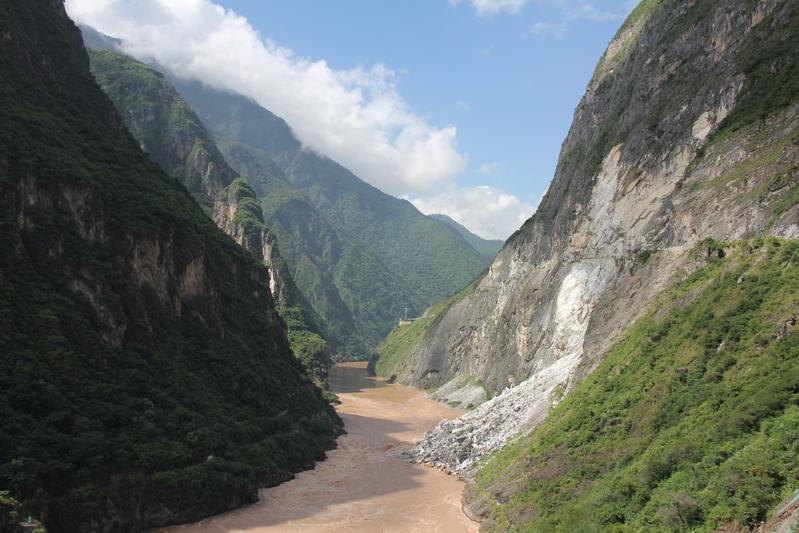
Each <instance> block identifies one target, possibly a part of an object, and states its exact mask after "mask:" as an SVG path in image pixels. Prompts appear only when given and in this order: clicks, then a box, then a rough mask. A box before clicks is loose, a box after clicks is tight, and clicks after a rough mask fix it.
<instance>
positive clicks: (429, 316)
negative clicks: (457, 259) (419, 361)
mask: <svg viewBox="0 0 799 533" xmlns="http://www.w3.org/2000/svg"><path fill="white" fill-rule="evenodd" d="M482 279H483V275H481V276H479V277H478V278H477V279H475V280H474V281H473V282H472V283H470V284H469V285H468V286H467V287H465V288H463V289H462V290H460V291H458V292H457V293H455V294H453V295H451V296H449V297H447V298H444V299H443V300H441V301H439V302H436V303H435V304H434V305H433V306H432V307H430V308H429V309H428V310H427V311H426V312H425V314H424V315H423V316H422V317H420V318H419V319H417V320H416V321H414V322H413V323H411V324H406V325H404V326H398V327H396V328H394V330H393V331H392V332H391V333H389V334H388V336H386V338H385V339H383V341H382V342H381V343H380V344H379V345H378V346H377V355H376V357H375V361H374V363H373V364H374V370H375V372H376V373H377V374H379V375H381V376H385V377H391V376H393V375H395V374H396V373H397V372H398V370H399V369H400V367H401V365H402V363H403V362H404V361H406V360H407V359H408V357H410V356H411V355H412V354H413V352H414V351H415V350H416V349H417V348H418V347H419V346H420V345H421V343H422V342H423V341H424V339H425V337H426V335H427V333H428V332H429V331H430V330H431V328H432V327H433V326H434V325H435V324H437V323H438V321H439V320H441V317H443V316H444V314H446V312H447V311H448V310H449V309H450V308H451V307H452V306H453V305H455V304H456V303H457V302H459V301H461V300H463V299H464V298H466V297H467V296H469V295H470V294H472V293H473V292H474V291H475V289H476V288H477V286H478V285H479V284H480V281H481V280H482ZM483 388H485V387H483Z"/></svg>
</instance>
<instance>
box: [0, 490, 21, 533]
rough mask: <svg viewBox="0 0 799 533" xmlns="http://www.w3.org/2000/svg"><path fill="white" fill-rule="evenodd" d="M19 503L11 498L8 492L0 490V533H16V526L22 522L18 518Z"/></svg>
mask: <svg viewBox="0 0 799 533" xmlns="http://www.w3.org/2000/svg"><path fill="white" fill-rule="evenodd" d="M19 508H20V503H19V502H18V501H17V500H15V499H14V498H12V497H11V496H10V495H9V494H8V491H5V490H0V533H17V532H18V531H19V527H17V524H18V523H19V522H20V520H22V517H21V516H19Z"/></svg>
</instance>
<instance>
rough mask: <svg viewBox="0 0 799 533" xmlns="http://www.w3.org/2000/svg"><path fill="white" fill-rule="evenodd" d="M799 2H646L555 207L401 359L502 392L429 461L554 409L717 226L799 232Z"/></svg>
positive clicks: (593, 103)
mask: <svg viewBox="0 0 799 533" xmlns="http://www.w3.org/2000/svg"><path fill="white" fill-rule="evenodd" d="M797 10H799V8H797V5H796V3H795V2H790V1H778V0H762V1H759V2H733V1H720V2H692V1H688V0H685V1H645V2H643V3H642V4H641V5H640V6H639V7H638V8H637V9H636V10H635V11H634V12H633V14H632V15H631V16H630V18H629V19H628V21H627V22H625V24H624V26H623V27H622V29H621V30H620V31H619V33H618V34H617V36H616V37H615V39H614V40H613V42H611V44H610V45H609V47H608V49H607V51H606V52H605V55H604V56H603V57H602V59H601V60H600V62H599V65H598V66H597V69H596V72H595V74H594V77H593V79H592V80H591V82H590V84H589V86H588V89H587V91H586V94H585V96H584V97H583V99H582V101H581V102H580V104H579V106H578V107H577V110H576V112H575V116H574V122H573V124H572V127H571V129H570V131H569V134H568V137H567V138H566V141H565V142H564V144H563V147H562V151H561V156H560V161H559V164H558V168H557V171H556V175H555V177H554V180H553V182H552V185H551V186H550V188H549V191H548V192H547V194H546V196H545V197H544V199H543V200H542V202H541V205H540V207H539V209H538V212H537V213H536V214H535V215H534V216H533V217H532V218H531V219H530V220H529V221H527V222H526V223H525V225H524V226H523V227H522V228H521V229H520V230H519V231H518V232H517V233H516V234H515V235H514V236H512V237H511V239H510V240H509V242H508V244H507V245H506V246H505V248H504V249H503V250H502V251H501V252H500V254H499V255H498V256H497V258H496V259H495V260H494V262H493V263H492V265H491V267H490V269H489V272H488V274H487V275H486V276H485V278H484V279H483V280H482V282H481V283H480V284H479V286H478V287H477V288H476V290H475V291H474V293H473V294H471V295H469V296H467V297H465V298H464V299H462V300H461V301H459V302H458V303H456V304H454V305H453V306H452V307H451V308H450V310H449V311H448V312H447V313H446V314H445V315H444V316H443V317H440V318H439V319H438V320H437V321H436V322H435V324H434V325H433V327H432V328H431V329H430V330H429V331H428V332H427V335H426V337H425V340H424V342H423V343H421V344H420V346H419V347H417V348H416V349H415V350H412V351H411V352H410V353H408V354H406V357H405V359H404V360H403V361H401V362H400V363H398V364H397V365H396V368H394V369H393V372H394V373H396V374H397V375H398V377H399V378H400V379H401V380H403V381H406V382H408V383H411V384H414V385H417V386H421V387H440V386H445V390H452V391H453V394H456V393H457V389H458V387H453V386H451V385H450V386H448V387H447V384H448V383H451V382H452V383H467V382H473V381H474V380H479V381H480V382H481V383H483V384H484V385H485V386H486V388H487V389H488V390H489V391H490V392H492V393H495V394H497V396H495V397H494V398H493V399H492V400H490V401H488V402H486V403H484V404H482V405H481V406H479V407H477V408H476V409H475V410H474V411H472V412H470V413H469V414H467V415H465V416H464V417H462V418H460V419H458V420H456V421H453V422H449V423H446V424H443V425H442V426H440V427H439V428H437V429H436V431H434V432H433V433H432V434H430V435H428V436H427V437H426V438H425V439H424V440H423V441H422V442H421V443H420V444H419V448H418V457H419V458H420V459H421V460H423V461H426V462H432V463H436V464H440V465H442V466H445V467H447V468H449V469H452V470H454V471H456V472H458V473H460V474H462V475H466V476H468V475H470V474H471V473H472V472H473V466H474V462H475V461H476V460H477V459H479V458H480V457H481V456H483V455H484V454H485V453H487V452H489V451H491V450H494V449H496V448H497V447H499V446H501V445H502V444H504V443H506V442H507V441H508V440H509V439H510V438H511V437H513V436H515V435H518V434H519V433H521V432H525V431H527V430H529V429H530V428H531V427H533V426H535V425H536V424H537V423H539V422H540V421H541V420H542V419H543V418H544V417H545V416H546V414H547V413H548V412H549V410H550V408H551V407H552V406H553V405H554V404H556V403H557V402H558V400H559V399H560V397H562V395H563V393H564V392H565V391H568V390H570V389H571V388H573V387H574V385H575V384H576V383H578V382H579V381H580V380H581V379H582V378H583V377H585V376H586V374H588V373H589V372H590V371H591V370H592V369H593V368H594V367H595V366H596V365H597V364H598V362H600V361H601V360H602V359H603V357H604V356H605V354H606V353H607V351H608V350H609V348H610V346H611V344H612V343H613V342H614V340H615V339H616V337H617V336H618V334H619V333H620V332H621V331H622V330H623V329H624V328H625V327H626V326H627V325H628V324H630V323H631V321H632V320H633V319H635V318H636V317H638V316H639V315H640V314H641V313H642V311H643V310H644V309H645V308H646V306H648V305H649V304H650V303H651V302H652V301H653V298H654V296H655V295H656V294H658V293H659V292H661V291H662V290H663V289H664V287H666V286H667V285H669V284H671V283H673V282H674V281H675V280H676V279H679V278H681V277H682V276H684V275H685V273H686V272H687V271H690V270H691V269H692V268H693V267H694V266H695V264H696V261H695V260H694V259H692V258H691V257H690V256H689V254H687V251H688V250H689V249H691V248H692V247H693V246H695V245H696V244H697V243H699V242H700V241H702V240H704V239H707V238H713V239H716V240H719V241H730V240H738V239H744V238H748V237H751V236H756V235H761V234H772V235H777V236H783V237H788V238H797V237H799V226H798V225H797V221H798V218H797V217H798V216H799V207H797V206H796V203H797V200H798V198H797V181H799V171H798V170H797V168H798V167H797V163H799V146H798V143H797V127H799V106H797V104H796V100H797V95H799V89H797V83H796V79H797V75H796V73H797V66H796V57H797V49H796V46H797V44H796V43H797V42H798V41H797V32H796V26H797ZM464 377H468V378H469V379H464ZM453 380H458V381H453ZM445 399H446V398H445Z"/></svg>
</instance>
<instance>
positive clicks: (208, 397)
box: [0, 0, 341, 533]
mask: <svg viewBox="0 0 799 533" xmlns="http://www.w3.org/2000/svg"><path fill="white" fill-rule="evenodd" d="M0 35H2V41H3V46H2V47H0V73H1V74H0V202H2V209H0V242H2V246H0V316H2V319H0V368H2V369H3V372H0V489H1V490H0V494H2V498H1V499H2V509H3V511H5V510H6V509H8V508H9V503H8V502H9V501H10V500H9V494H8V493H7V492H6V491H9V492H10V497H13V498H15V499H17V500H19V501H21V502H22V504H23V510H24V513H25V514H28V513H31V514H34V515H38V516H40V517H41V518H42V520H43V521H44V523H45V525H46V526H47V528H48V530H49V531H52V532H54V533H61V532H69V533H72V532H76V531H81V532H88V533H93V532H111V531H113V532H128V531H130V532H133V531H139V530H141V529H144V528H147V527H153V526H159V525H164V524H170V523H176V522H182V521H189V520H196V519H198V518H200V517H203V516H206V515H208V514H212V513H216V512H220V511H223V510H227V509H231V508H233V507H236V506H238V505H241V504H243V503H247V502H252V501H255V500H256V499H257V490H258V487H260V486H265V485H271V484H275V483H279V482H281V481H283V480H285V479H288V478H290V477H291V476H292V473H293V472H296V471H298V470H301V469H304V468H308V467H310V466H312V465H313V462H314V460H315V459H317V458H319V457H321V456H322V455H323V454H324V451H323V450H324V449H325V448H327V447H328V446H330V445H331V443H332V441H333V438H334V437H335V436H336V435H337V434H338V432H339V431H340V427H341V423H340V421H339V420H338V418H337V416H336V414H335V412H334V411H333V410H332V408H331V407H330V406H329V404H328V403H327V402H326V401H325V400H324V399H323V397H322V394H321V391H320V390H319V389H318V388H317V387H316V386H315V385H314V384H313V382H312V381H311V380H310V379H309V378H308V376H307V375H306V373H305V372H304V370H303V368H302V366H301V365H300V363H299V362H298V361H297V359H295V357H294V356H293V355H292V353H291V350H290V348H289V343H288V339H287V336H286V326H285V323H284V322H283V321H282V320H281V319H280V317H279V316H278V314H277V313H276V311H275V302H274V300H273V298H272V296H271V293H270V289H269V283H270V277H269V272H268V271H267V269H266V268H265V267H264V266H263V265H262V264H261V263H260V262H259V261H258V260H256V259H255V258H254V257H253V256H252V255H251V254H250V253H248V252H246V251H244V250H243V249H242V248H240V247H239V246H238V245H237V244H236V243H235V242H234V241H233V240H231V239H230V238H229V237H228V236H227V235H225V234H224V233H223V232H222V231H221V230H219V229H218V228H217V227H216V225H215V224H214V222H213V221H212V220H211V219H210V218H209V217H208V216H207V215H206V213H205V212H204V211H203V210H202V208H201V207H200V206H199V205H198V204H197V202H196V201H195V200H194V198H193V196H192V194H191V193H190V192H189V191H188V190H187V189H186V187H184V186H183V185H182V184H180V183H178V182H177V181H175V180H174V179H173V178H171V177H170V176H168V175H167V174H166V173H165V172H164V171H163V170H162V169H161V168H160V167H159V166H158V165H156V164H155V163H153V162H152V161H150V160H149V158H148V157H147V156H146V155H145V154H144V153H143V152H142V150H141V149H140V147H139V144H138V142H136V141H135V140H134V138H133V137H132V136H131V134H130V133H129V132H128V130H127V129H126V128H125V127H124V125H123V121H122V118H121V117H120V114H119V113H118V112H117V110H116V108H115V107H114V105H113V104H112V102H111V101H110V99H109V98H108V97H107V96H106V95H105V94H104V93H103V91H102V90H101V89H100V87H99V86H98V85H97V83H96V82H95V80H94V78H93V77H92V75H91V73H90V71H89V58H88V56H87V54H86V52H85V50H84V49H83V46H82V40H81V34H80V32H79V30H78V29H77V28H76V27H75V26H74V24H73V23H72V22H71V21H70V20H69V19H68V17H67V15H66V12H65V10H64V7H63V5H62V3H61V2H58V1H55V2H54V1H50V0H31V1H26V2H15V1H9V0H0ZM1 520H5V517H3V519H1ZM1 520H0V521H1Z"/></svg>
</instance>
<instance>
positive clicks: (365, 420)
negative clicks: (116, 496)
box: [157, 363, 478, 533]
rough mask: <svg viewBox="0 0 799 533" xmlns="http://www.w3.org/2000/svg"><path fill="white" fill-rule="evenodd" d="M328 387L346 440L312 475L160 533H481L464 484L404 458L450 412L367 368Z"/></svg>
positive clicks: (334, 376)
mask: <svg viewBox="0 0 799 533" xmlns="http://www.w3.org/2000/svg"><path fill="white" fill-rule="evenodd" d="M330 386H331V389H332V390H333V392H335V393H336V394H338V395H339V398H340V399H341V405H339V406H338V407H337V411H338V413H339V415H340V416H341V418H342V420H344V426H345V428H346V430H347V434H346V435H342V436H341V437H339V438H338V441H337V444H338V447H337V448H336V449H335V450H331V451H330V452H328V454H327V455H328V458H327V459H326V460H325V461H322V462H320V463H317V464H316V468H315V469H314V470H309V471H307V472H301V473H299V474H297V477H296V479H294V480H292V481H289V482H286V483H283V484H282V485H279V486H277V487H272V488H269V489H263V490H261V491H260V493H259V496H260V501H259V502H258V503H255V504H253V505H250V506H247V507H243V508H241V509H237V510H235V511H230V512H228V513H225V514H222V515H218V516H215V517H212V518H208V519H206V520H202V521H200V522H196V523H194V524H188V525H184V526H177V527H172V528H166V529H161V530H157V531H159V532H160V533H234V532H235V533H267V532H281V533H291V532H299V531H302V532H314V533H315V532H322V533H345V532H346V533H350V532H368V533H372V532H380V533H383V532H385V533H394V532H398V533H411V532H413V533H416V532H419V533H428V532H431V533H432V532H437V533H438V532H440V533H468V532H476V531H477V530H478V525H477V524H476V523H474V522H472V521H471V520H469V519H468V518H467V517H466V515H464V514H463V512H462V511H461V496H462V494H463V488H464V484H463V482H461V481H459V480H458V479H457V478H455V477H453V476H450V475H447V474H445V473H444V472H441V471H440V470H436V469H434V468H430V467H427V466H421V465H415V464H411V463H409V462H407V461H406V460H405V459H404V458H403V457H402V455H401V454H402V452H403V451H406V450H410V449H412V447H413V444H414V443H415V442H416V441H417V440H418V439H419V438H420V437H421V436H422V435H423V434H424V432H425V431H428V430H430V429H432V428H434V427H435V425H436V424H437V423H438V422H439V421H440V420H442V419H444V418H453V417H456V416H459V415H460V414H462V412H461V411H458V410H455V409H448V408H446V407H444V406H442V405H440V404H438V403H436V402H434V401H432V400H429V399H427V398H426V397H425V394H424V393H423V392H422V391H419V390H416V389H412V388H410V387H406V386H404V385H395V384H388V383H385V382H384V381H382V380H380V379H377V378H370V377H368V376H367V374H366V363H343V364H340V365H336V366H335V367H334V368H333V369H332V371H331V375H330Z"/></svg>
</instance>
